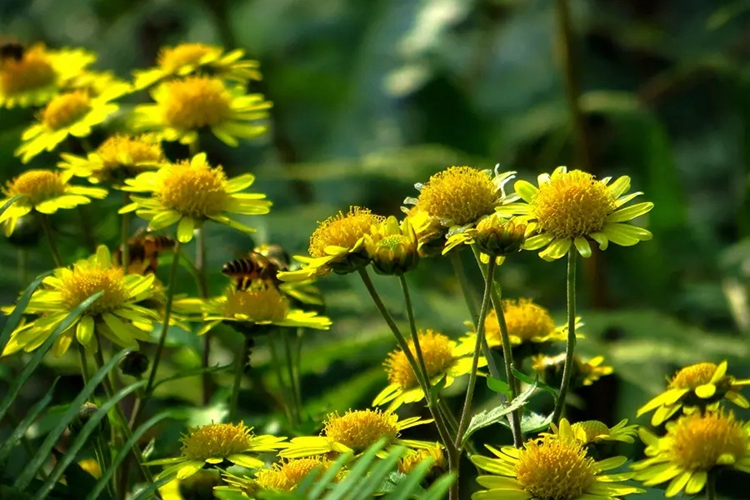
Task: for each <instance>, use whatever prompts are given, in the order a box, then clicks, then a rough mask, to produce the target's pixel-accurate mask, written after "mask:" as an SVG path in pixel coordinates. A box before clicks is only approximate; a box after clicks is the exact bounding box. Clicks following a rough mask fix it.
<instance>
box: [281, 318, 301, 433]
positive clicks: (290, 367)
mask: <svg viewBox="0 0 750 500" xmlns="http://www.w3.org/2000/svg"><path fill="white" fill-rule="evenodd" d="M281 342H282V343H283V344H284V361H285V364H286V370H287V374H288V376H289V389H290V391H291V393H292V394H291V395H292V401H291V406H292V415H293V416H294V425H299V420H300V408H299V406H297V400H298V398H297V392H298V388H297V381H296V380H295V378H294V359H293V356H292V344H291V339H290V338H289V329H288V328H281Z"/></svg>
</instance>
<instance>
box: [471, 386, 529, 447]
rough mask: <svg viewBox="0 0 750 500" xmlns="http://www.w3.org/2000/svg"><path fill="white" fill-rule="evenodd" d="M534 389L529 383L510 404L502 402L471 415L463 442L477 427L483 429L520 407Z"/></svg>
mask: <svg viewBox="0 0 750 500" xmlns="http://www.w3.org/2000/svg"><path fill="white" fill-rule="evenodd" d="M534 391H536V385H530V386H529V387H527V388H526V390H525V391H523V392H522V393H521V394H519V395H518V397H517V398H516V399H514V400H513V401H511V403H510V404H506V403H502V404H501V405H500V406H498V407H496V408H493V409H492V410H489V411H483V412H481V413H478V414H476V415H474V416H473V417H471V421H470V422H469V427H468V428H467V429H466V433H465V434H464V437H463V444H465V443H466V441H467V440H468V439H469V438H470V437H471V435H472V434H474V433H475V432H476V431H478V430H479V429H484V428H485V427H489V426H490V425H492V424H496V423H498V422H500V420H502V419H503V418H505V416H506V415H507V414H508V413H510V412H512V411H514V410H517V409H518V408H522V407H523V406H524V405H525V404H526V403H527V402H528V401H529V398H531V396H532V395H533V394H534Z"/></svg>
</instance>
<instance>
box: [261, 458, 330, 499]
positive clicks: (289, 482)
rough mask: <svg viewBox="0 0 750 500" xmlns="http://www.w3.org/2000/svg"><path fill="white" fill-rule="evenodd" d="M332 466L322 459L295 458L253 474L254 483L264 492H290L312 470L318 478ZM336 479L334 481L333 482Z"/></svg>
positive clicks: (328, 461)
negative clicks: (315, 471) (316, 470)
mask: <svg viewBox="0 0 750 500" xmlns="http://www.w3.org/2000/svg"><path fill="white" fill-rule="evenodd" d="M331 465H333V462H331V461H330V460H326V459H325V458H322V457H314V458H297V459H294V460H289V461H286V462H283V463H281V464H274V466H273V469H261V470H259V471H258V472H257V473H256V474H255V482H256V484H257V485H258V486H260V487H261V488H262V489H264V490H270V491H292V490H293V489H294V488H296V487H297V486H298V485H299V483H300V482H302V480H303V479H305V478H306V477H307V475H308V474H310V472H312V471H313V469H316V468H317V469H318V472H317V473H316V475H317V476H318V477H320V476H322V475H323V474H325V472H326V471H327V470H328V469H329V468H330V467H331ZM337 479H338V478H335V479H334V482H338V481H337Z"/></svg>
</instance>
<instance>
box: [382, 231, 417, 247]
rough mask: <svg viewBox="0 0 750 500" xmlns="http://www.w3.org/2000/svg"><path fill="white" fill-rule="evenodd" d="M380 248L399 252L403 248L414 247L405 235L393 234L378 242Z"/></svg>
mask: <svg viewBox="0 0 750 500" xmlns="http://www.w3.org/2000/svg"><path fill="white" fill-rule="evenodd" d="M378 246H379V247H382V248H386V249H388V250H399V249H401V248H403V247H412V246H414V244H413V243H412V241H411V240H410V239H409V238H407V237H406V236H404V235H401V234H392V235H390V236H386V237H384V238H382V239H381V240H380V241H378Z"/></svg>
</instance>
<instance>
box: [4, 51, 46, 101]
mask: <svg viewBox="0 0 750 500" xmlns="http://www.w3.org/2000/svg"><path fill="white" fill-rule="evenodd" d="M54 81H55V70H54V69H53V68H52V65H51V64H50V63H49V61H48V60H47V57H46V56H45V54H44V49H43V48H41V47H34V48H32V49H30V50H27V51H26V53H25V54H24V55H23V58H22V59H21V60H20V61H16V60H14V59H12V58H10V59H8V58H6V59H5V60H4V61H3V65H2V71H0V89H2V92H3V93H4V94H18V93H21V92H25V91H29V90H34V89H38V88H40V87H45V86H47V85H50V84H52V83H54Z"/></svg>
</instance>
